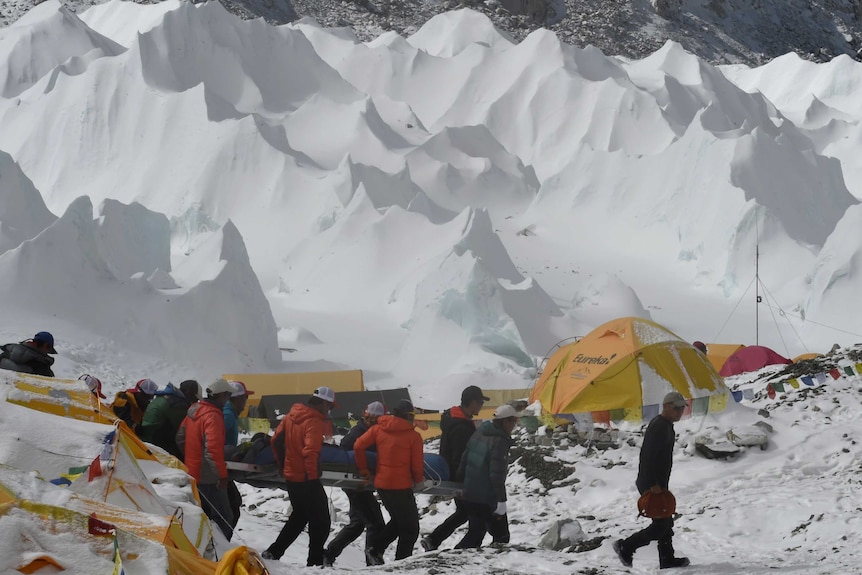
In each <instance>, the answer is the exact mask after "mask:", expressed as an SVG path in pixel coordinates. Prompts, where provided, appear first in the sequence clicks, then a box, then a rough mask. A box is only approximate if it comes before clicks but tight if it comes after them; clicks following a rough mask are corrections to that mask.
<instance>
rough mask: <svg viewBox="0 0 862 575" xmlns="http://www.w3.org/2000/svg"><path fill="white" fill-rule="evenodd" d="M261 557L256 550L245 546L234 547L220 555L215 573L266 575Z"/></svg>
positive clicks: (225, 574)
mask: <svg viewBox="0 0 862 575" xmlns="http://www.w3.org/2000/svg"><path fill="white" fill-rule="evenodd" d="M267 573H268V571H267V569H266V566H265V565H264V564H263V559H261V557H260V555H258V554H257V551H255V550H253V549H249V548H248V547H245V546H240V547H234V548H233V549H231V550H230V551H228V552H227V553H225V554H224V556H222V558H221V561H219V562H218V567H217V568H216V572H215V575H266V574H267Z"/></svg>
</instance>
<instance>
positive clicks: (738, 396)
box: [731, 391, 742, 403]
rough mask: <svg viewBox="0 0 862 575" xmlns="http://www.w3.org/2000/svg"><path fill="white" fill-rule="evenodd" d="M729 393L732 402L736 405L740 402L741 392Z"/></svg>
mask: <svg viewBox="0 0 862 575" xmlns="http://www.w3.org/2000/svg"><path fill="white" fill-rule="evenodd" d="M731 393H732V394H733V401H735V402H736V403H739V402H740V401H742V392H741V391H731Z"/></svg>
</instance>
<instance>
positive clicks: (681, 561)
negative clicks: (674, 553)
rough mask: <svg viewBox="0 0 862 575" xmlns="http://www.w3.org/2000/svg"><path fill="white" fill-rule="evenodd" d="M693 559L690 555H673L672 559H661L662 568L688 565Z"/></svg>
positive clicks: (660, 566) (660, 565)
mask: <svg viewBox="0 0 862 575" xmlns="http://www.w3.org/2000/svg"><path fill="white" fill-rule="evenodd" d="M689 565H691V561H689V560H688V557H671V558H670V559H661V560H659V568H660V569H673V568H674V567H688V566H689Z"/></svg>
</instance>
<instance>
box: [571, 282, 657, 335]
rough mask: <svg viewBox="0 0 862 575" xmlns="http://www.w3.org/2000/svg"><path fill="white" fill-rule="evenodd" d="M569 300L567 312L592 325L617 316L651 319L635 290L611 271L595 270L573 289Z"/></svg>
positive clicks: (597, 324)
mask: <svg viewBox="0 0 862 575" xmlns="http://www.w3.org/2000/svg"><path fill="white" fill-rule="evenodd" d="M571 304H572V308H571V310H570V311H569V312H567V313H570V314H571V315H572V316H573V317H576V318H577V319H578V320H579V321H581V322H584V323H585V324H588V325H592V326H599V325H601V324H603V323H605V322H607V321H610V320H612V319H614V318H618V317H630V316H634V317H642V318H646V319H652V316H651V315H650V313H649V311H648V310H647V309H646V307H644V304H643V302H641V299H640V298H639V297H638V294H637V293H635V290H634V289H632V287H631V286H629V285H627V284H626V283H624V282H623V281H622V280H621V279H620V278H618V277H617V276H616V275H614V274H608V273H599V274H595V275H594V276H593V277H592V278H591V279H590V280H589V281H588V282H586V283H585V284H584V285H583V286H581V287H579V288H578V289H577V290H576V292H575V293H574V295H573V297H572V300H571Z"/></svg>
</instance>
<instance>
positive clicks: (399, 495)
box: [353, 399, 425, 565]
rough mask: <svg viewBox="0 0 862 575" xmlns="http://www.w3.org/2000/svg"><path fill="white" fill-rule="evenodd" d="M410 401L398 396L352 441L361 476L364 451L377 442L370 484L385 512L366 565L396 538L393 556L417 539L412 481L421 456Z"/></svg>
mask: <svg viewBox="0 0 862 575" xmlns="http://www.w3.org/2000/svg"><path fill="white" fill-rule="evenodd" d="M414 415H415V412H414V410H413V404H412V403H410V402H409V401H408V400H406V399H402V400H401V401H400V402H399V403H398V406H397V407H395V409H393V410H392V415H384V416H382V417H380V418H379V419H378V420H377V425H375V426H374V427H372V428H371V429H369V430H368V431H367V432H365V434H364V435H362V437H360V438H359V439H357V440H356V443H354V444H353V450H354V451H353V453H354V455H355V457H356V468H357V469H358V470H359V474H360V475H362V476H363V477H370V476H371V474H370V473H369V471H368V458H367V456H366V454H365V451H366V450H367V449H368V448H369V447H371V446H372V445H376V446H377V471H376V473H375V475H374V487H376V488H377V493H379V494H380V499H381V500H383V505H384V506H385V507H386V510H387V511H388V512H389V517H390V519H389V523H387V524H386V526H385V527H384V528H383V530H382V531H380V532H379V533H377V535H376V536H375V537H374V538H373V539H372V541H371V542H370V545H369V546H368V547H366V549H365V559H366V561H367V563H368V564H369V565H383V553H384V552H385V551H386V548H387V547H389V545H390V544H391V543H392V542H393V541H395V539H396V538H397V539H398V546H397V547H396V548H395V559H404V558H405V557H410V556H411V555H412V554H413V545H414V544H415V543H416V540H417V539H419V511H418V510H417V509H416V498H415V497H414V495H413V485H414V484H416V483H421V482H422V481H423V480H424V473H423V472H424V469H425V459H424V456H423V454H422V437H421V436H420V435H419V434H418V433H417V432H416V431H414V429H413V416H414Z"/></svg>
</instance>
